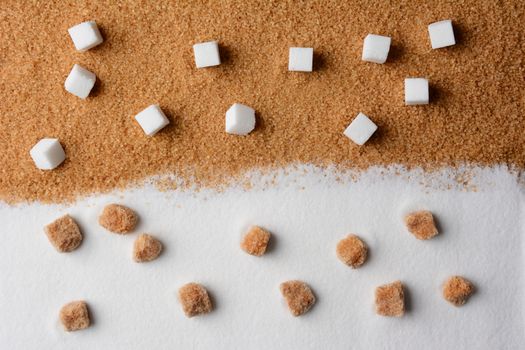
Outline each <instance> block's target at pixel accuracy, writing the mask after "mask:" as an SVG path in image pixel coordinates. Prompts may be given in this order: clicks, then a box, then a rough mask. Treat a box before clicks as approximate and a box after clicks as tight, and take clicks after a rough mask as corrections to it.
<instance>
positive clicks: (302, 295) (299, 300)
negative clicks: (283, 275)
mask: <svg viewBox="0 0 525 350" xmlns="http://www.w3.org/2000/svg"><path fill="white" fill-rule="evenodd" d="M279 289H280V290H281V294H282V295H283V297H284V299H285V300H286V304H288V308H289V309H290V312H291V313H292V315H294V316H301V315H302V314H304V313H305V312H307V311H308V310H310V308H311V307H312V306H313V305H314V304H315V295H314V293H313V292H312V290H311V289H310V287H309V286H308V285H307V284H306V283H304V282H302V281H287V282H283V283H281V285H280V287H279Z"/></svg>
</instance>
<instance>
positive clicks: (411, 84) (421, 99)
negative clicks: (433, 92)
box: [405, 78, 429, 105]
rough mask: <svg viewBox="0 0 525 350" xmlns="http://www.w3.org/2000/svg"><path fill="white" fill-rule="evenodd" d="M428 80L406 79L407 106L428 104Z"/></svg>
mask: <svg viewBox="0 0 525 350" xmlns="http://www.w3.org/2000/svg"><path fill="white" fill-rule="evenodd" d="M428 95H429V94H428V80H427V79H424V78H407V79H405V104H406V105H426V104H428V101H429V97H428Z"/></svg>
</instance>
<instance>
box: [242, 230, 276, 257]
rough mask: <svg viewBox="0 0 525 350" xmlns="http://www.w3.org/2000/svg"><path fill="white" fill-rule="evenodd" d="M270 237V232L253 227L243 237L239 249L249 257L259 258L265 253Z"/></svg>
mask: <svg viewBox="0 0 525 350" xmlns="http://www.w3.org/2000/svg"><path fill="white" fill-rule="evenodd" d="M270 236H271V234H270V232H268V231H266V230H265V229H263V228H261V227H259V226H253V227H251V228H250V230H249V231H248V232H247V233H246V234H245V235H244V237H243V239H242V241H241V249H242V250H244V251H245V252H246V253H248V254H250V255H255V256H261V255H263V254H264V253H265V252H266V248H267V246H268V242H269V241H270Z"/></svg>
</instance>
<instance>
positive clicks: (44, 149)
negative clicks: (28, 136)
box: [29, 138, 66, 170]
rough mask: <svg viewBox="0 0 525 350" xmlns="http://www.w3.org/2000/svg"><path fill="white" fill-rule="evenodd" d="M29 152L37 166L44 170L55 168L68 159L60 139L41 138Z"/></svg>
mask: <svg viewBox="0 0 525 350" xmlns="http://www.w3.org/2000/svg"><path fill="white" fill-rule="evenodd" d="M29 154H30V155H31V158H33V162H35V165H36V167H37V168H39V169H42V170H51V169H55V168H56V167H57V166H59V165H60V164H61V163H62V162H63V161H64V159H66V154H65V153H64V149H63V148H62V145H60V142H59V141H58V139H49V138H45V139H41V140H40V141H38V142H37V144H36V145H34V146H33V148H31V150H30V151H29Z"/></svg>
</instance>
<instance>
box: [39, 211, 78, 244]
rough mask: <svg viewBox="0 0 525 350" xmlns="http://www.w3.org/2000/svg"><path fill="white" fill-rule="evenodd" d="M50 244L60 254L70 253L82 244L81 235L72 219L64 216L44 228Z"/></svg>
mask: <svg viewBox="0 0 525 350" xmlns="http://www.w3.org/2000/svg"><path fill="white" fill-rule="evenodd" d="M44 231H45V232H46V235H47V238H48V239H49V241H50V242H51V244H52V245H53V246H54V247H55V249H56V250H58V251H59V252H61V253H67V252H71V251H73V250H75V249H77V247H78V246H79V245H80V243H81V242H82V233H81V232H80V228H79V227H78V225H77V223H76V222H75V220H73V218H72V217H71V216H69V215H64V216H62V217H61V218H59V219H56V220H55V221H53V222H52V223H50V224H49V225H47V226H46V227H45V228H44Z"/></svg>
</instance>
